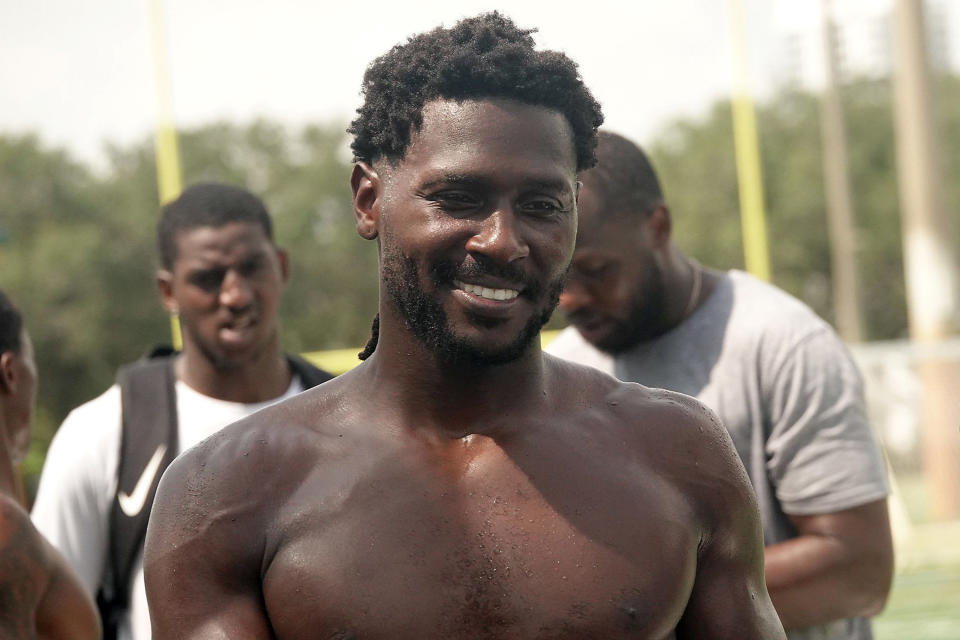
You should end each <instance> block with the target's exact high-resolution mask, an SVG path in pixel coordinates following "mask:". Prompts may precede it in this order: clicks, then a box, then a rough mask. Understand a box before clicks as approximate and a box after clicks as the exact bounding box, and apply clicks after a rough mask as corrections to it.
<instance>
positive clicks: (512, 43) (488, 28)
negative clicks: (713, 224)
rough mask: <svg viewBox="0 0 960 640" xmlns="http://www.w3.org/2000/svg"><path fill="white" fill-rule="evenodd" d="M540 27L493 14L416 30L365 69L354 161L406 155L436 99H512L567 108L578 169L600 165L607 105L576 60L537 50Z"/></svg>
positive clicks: (354, 132) (355, 126)
mask: <svg viewBox="0 0 960 640" xmlns="http://www.w3.org/2000/svg"><path fill="white" fill-rule="evenodd" d="M534 31H535V30H534V29H519V28H517V26H516V25H515V24H514V23H513V22H512V21H511V20H510V19H509V18H507V17H505V16H503V15H501V14H500V13H498V12H493V13H486V14H482V15H479V16H476V17H473V18H465V19H463V20H461V21H460V22H458V23H457V24H455V25H454V26H453V27H451V28H444V27H437V28H436V29H434V30H432V31H429V32H427V33H422V34H419V35H415V36H412V37H410V38H409V39H408V40H407V42H406V43H404V44H399V45H396V46H395V47H393V48H392V49H391V50H390V51H389V52H387V53H386V54H384V55H382V56H380V57H379V58H377V59H376V60H374V61H373V62H372V63H371V64H370V66H369V67H367V70H366V73H364V75H363V95H364V102H363V105H361V106H360V108H359V109H357V114H358V115H357V118H356V119H355V120H354V121H353V122H352V123H351V124H350V127H349V128H348V129H347V132H348V133H350V134H352V135H353V137H354V138H353V143H352V144H351V148H352V149H353V155H354V160H355V161H362V162H367V163H371V164H372V163H373V162H375V161H377V160H379V159H380V158H386V159H388V160H390V161H391V162H393V161H397V160H402V159H403V157H404V154H405V153H406V150H407V146H408V145H409V144H410V136H411V133H413V132H416V131H419V130H420V127H421V125H422V124H423V107H424V105H425V104H426V103H427V102H430V101H431V100H438V99H439V100H457V101H462V100H473V99H484V98H507V99H512V100H516V101H518V102H522V103H524V104H529V105H533V106H539V107H546V108H548V109H553V110H555V111H558V112H560V113H561V114H563V116H564V117H565V118H566V119H567V122H569V123H570V127H571V129H572V130H573V138H574V145H575V147H576V156H577V171H580V170H582V169H586V168H589V167H591V166H593V164H594V162H595V159H594V149H595V147H596V144H597V137H596V136H597V134H596V130H597V127H599V126H600V124H601V123H602V122H603V113H602V112H601V110H600V104H599V103H598V102H597V101H596V100H595V99H594V97H593V96H592V95H591V94H590V91H589V90H588V89H587V87H586V86H585V85H584V84H583V80H582V79H581V78H580V74H579V72H578V71H577V65H576V63H575V62H573V60H571V59H570V58H568V57H567V56H566V55H564V54H562V53H560V52H558V51H536V50H535V49H534V41H533V37H532V36H531V35H530V34H532V33H533V32H534Z"/></svg>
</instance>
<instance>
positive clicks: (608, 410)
mask: <svg viewBox="0 0 960 640" xmlns="http://www.w3.org/2000/svg"><path fill="white" fill-rule="evenodd" d="M555 364H558V365H559V368H558V369H557V372H558V376H557V377H558V379H559V386H560V389H562V390H563V391H562V395H563V397H565V398H568V399H569V401H570V402H571V403H573V406H570V407H568V410H572V411H574V412H579V415H582V416H583V419H584V421H585V423H586V424H589V425H590V426H589V427H588V428H590V429H600V430H601V431H604V432H608V433H610V434H611V435H613V436H614V437H616V438H617V439H618V440H619V441H621V442H623V443H624V445H625V446H626V454H627V455H629V456H630V457H632V458H634V459H635V460H637V461H638V462H640V463H642V464H644V465H645V466H647V467H648V468H650V469H651V470H653V471H656V472H657V473H658V474H659V475H661V476H662V477H664V478H666V479H669V480H670V481H671V482H673V483H674V484H675V485H676V486H677V487H678V489H680V490H681V491H682V492H683V493H684V494H685V495H687V496H689V497H690V498H691V499H692V500H694V501H696V503H697V505H698V506H699V507H700V511H701V512H702V513H705V514H707V513H711V514H712V513H717V514H719V513H722V510H723V509H725V508H728V507H730V506H731V505H734V504H736V505H742V509H747V510H750V509H755V507H754V499H753V493H752V489H751V487H750V480H749V478H748V477H747V474H746V471H745V470H744V468H743V464H742V463H741V462H740V458H739V457H738V456H737V453H736V450H735V449H734V447H733V442H732V440H731V439H730V435H729V433H728V432H727V430H726V429H725V428H724V426H723V425H722V424H721V422H720V420H719V418H717V416H716V414H714V412H713V411H711V410H710V409H709V408H707V406H706V405H704V404H703V403H701V402H700V401H698V400H697V399H695V398H692V397H690V396H687V395H684V394H681V393H675V392H672V391H667V390H664V389H654V388H650V387H645V386H643V385H640V384H636V383H633V382H621V381H619V380H617V379H616V378H613V377H612V376H609V375H607V374H605V373H603V372H600V371H597V370H595V369H591V368H589V367H582V366H578V365H575V364H573V363H570V362H566V361H555Z"/></svg>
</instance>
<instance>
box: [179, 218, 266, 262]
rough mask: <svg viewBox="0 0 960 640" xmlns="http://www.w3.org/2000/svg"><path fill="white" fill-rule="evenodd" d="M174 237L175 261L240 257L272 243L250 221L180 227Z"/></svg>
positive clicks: (258, 226) (256, 251) (203, 260)
mask: <svg viewBox="0 0 960 640" xmlns="http://www.w3.org/2000/svg"><path fill="white" fill-rule="evenodd" d="M175 239H176V244H177V257H176V263H175V264H180V263H195V262H207V261H222V260H226V259H239V258H243V257H245V256H248V255H250V254H252V253H258V252H262V251H265V250H266V248H267V247H269V246H270V244H271V243H270V240H269V238H267V235H266V233H265V232H264V230H263V227H261V226H260V225H259V224H255V223H252V222H231V223H228V224H225V225H223V226H219V227H194V228H192V229H183V230H181V231H178V232H177V234H176V237H175Z"/></svg>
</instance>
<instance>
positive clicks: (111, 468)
mask: <svg viewBox="0 0 960 640" xmlns="http://www.w3.org/2000/svg"><path fill="white" fill-rule="evenodd" d="M157 244H158V249H159V253H160V264H161V268H160V269H159V271H157V276H156V282H157V287H158V289H159V292H160V298H161V300H162V302H163V306H164V308H165V309H166V310H167V311H168V312H169V313H172V314H173V313H175V314H178V315H179V318H180V325H181V327H182V331H183V351H182V352H181V353H171V354H168V355H166V356H160V357H156V358H152V359H148V360H145V361H141V362H138V363H135V364H134V365H132V366H130V367H125V368H124V369H122V370H121V372H120V375H119V376H118V381H119V383H118V384H115V385H113V386H111V387H110V388H109V389H107V391H106V392H104V393H103V394H102V395H100V396H99V397H97V398H95V399H93V400H91V401H89V402H87V403H85V404H83V405H82V406H80V407H77V408H76V409H75V410H74V411H72V412H71V413H70V415H69V416H67V419H66V420H65V421H64V422H63V424H62V425H61V427H60V429H59V430H58V431H57V435H56V437H55V438H54V440H53V442H52V444H51V446H50V450H49V452H48V454H47V459H46V463H45V465H44V471H43V475H42V476H41V481H40V488H39V491H38V493H37V499H36V503H35V504H34V507H33V521H34V523H35V524H36V526H37V528H38V529H39V530H40V531H41V532H43V533H44V534H45V535H47V536H48V537H49V539H50V541H51V542H52V543H53V544H54V545H55V546H56V547H57V548H58V549H60V550H61V551H62V552H63V554H64V555H65V556H66V558H67V560H68V562H69V563H70V564H71V565H72V566H73V567H74V568H75V569H76V570H77V572H78V573H79V575H80V577H81V579H82V581H83V584H84V586H85V587H86V589H87V591H88V593H90V594H91V595H96V596H97V600H98V605H99V606H100V609H101V613H102V616H103V619H104V628H105V635H106V637H107V638H111V637H113V635H114V634H115V633H116V634H119V635H118V637H120V638H133V639H134V640H141V639H144V638H149V637H150V620H149V615H148V612H147V603H146V595H145V593H144V588H143V536H144V534H145V530H146V523H147V516H148V515H149V513H150V507H151V504H152V501H153V495H154V493H155V491H156V485H157V483H158V482H159V479H160V476H161V474H162V473H163V469H164V468H165V467H166V465H167V464H169V462H170V461H171V460H172V459H173V458H174V457H175V456H176V455H177V454H178V453H179V452H180V451H183V450H185V449H187V448H189V447H192V446H193V445H195V444H197V443H198V442H200V441H201V440H203V439H204V438H206V437H208V436H210V435H212V434H213V433H215V432H216V431H218V430H219V429H220V428H222V427H224V426H226V425H227V424H229V423H231V422H234V421H236V420H239V419H240V418H242V417H244V416H247V415H249V414H251V413H253V412H254V411H257V410H259V409H262V408H263V407H266V406H268V405H270V404H273V403H274V402H278V401H280V400H282V399H284V398H289V397H291V396H293V395H295V394H297V393H299V392H301V391H303V390H304V389H306V388H309V387H312V386H315V385H317V384H320V383H322V382H325V381H326V380H329V379H330V378H331V377H332V376H331V375H330V374H328V373H326V372H324V371H322V370H320V369H317V368H316V367H314V366H313V365H311V364H309V363H307V362H305V361H304V360H302V359H300V358H298V357H295V356H290V355H284V353H283V351H282V349H281V346H280V327H279V323H278V321H277V308H278V305H279V303H280V297H281V294H282V292H283V288H284V285H285V283H286V281H287V276H288V263H287V254H286V253H285V252H284V251H283V250H282V249H280V248H278V247H277V246H276V245H275V244H274V242H273V224H272V221H271V219H270V216H269V214H268V213H267V209H266V207H265V206H264V204H263V202H261V201H260V199H259V198H257V197H256V196H254V195H253V194H252V193H250V192H249V191H247V190H245V189H241V188H239V187H235V186H231V185H226V184H220V183H200V184H196V185H193V186H191V187H188V188H187V189H186V190H185V191H184V192H183V193H182V194H181V195H180V197H179V198H177V199H176V200H174V201H173V202H171V203H169V204H168V205H166V206H165V207H163V211H162V213H161V217H160V222H159V224H158V225H157Z"/></svg>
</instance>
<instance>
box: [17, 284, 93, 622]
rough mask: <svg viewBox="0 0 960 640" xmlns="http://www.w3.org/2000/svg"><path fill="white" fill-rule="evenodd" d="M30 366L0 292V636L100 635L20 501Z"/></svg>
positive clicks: (32, 385) (28, 346)
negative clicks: (0, 562)
mask: <svg viewBox="0 0 960 640" xmlns="http://www.w3.org/2000/svg"><path fill="white" fill-rule="evenodd" d="M36 390H37V367H36V364H35V362H34V359H33V345H32V343H31V342H30V336H29V335H28V334H27V330H26V328H25V327H24V326H23V319H22V317H21V315H20V312H19V311H18V310H17V308H16V307H14V306H13V303H12V302H11V301H10V299H9V298H8V297H7V296H6V294H5V293H4V292H3V291H0V436H2V439H0V557H2V558H3V570H2V571H0V637H3V638H10V639H11V640H19V639H22V640H27V639H28V638H38V637H39V638H50V639H51V640H88V639H89V640H92V639H94V638H99V637H100V622H99V620H98V618H97V612H96V609H95V608H94V605H93V600H92V599H91V598H90V596H88V595H87V593H86V592H85V591H84V589H83V586H82V585H81V584H80V581H79V579H78V578H77V576H76V574H75V573H74V572H73V570H72V569H71V568H70V567H69V566H67V564H66V563H65V562H64V560H63V557H62V556H61V555H60V554H59V553H58V552H57V551H56V549H54V548H53V547H52V546H50V544H49V543H48V542H47V541H46V540H44V538H43V536H41V535H40V534H39V533H38V532H37V530H36V529H35V528H34V527H33V525H32V524H31V523H30V516H29V515H27V512H26V511H25V510H24V509H23V507H22V506H20V503H19V493H20V492H19V485H20V483H19V478H18V470H17V465H18V464H19V463H20V461H21V460H23V457H24V456H25V455H26V453H27V447H28V446H29V443H30V422H31V420H32V418H33V407H34V404H35V402H36Z"/></svg>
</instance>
